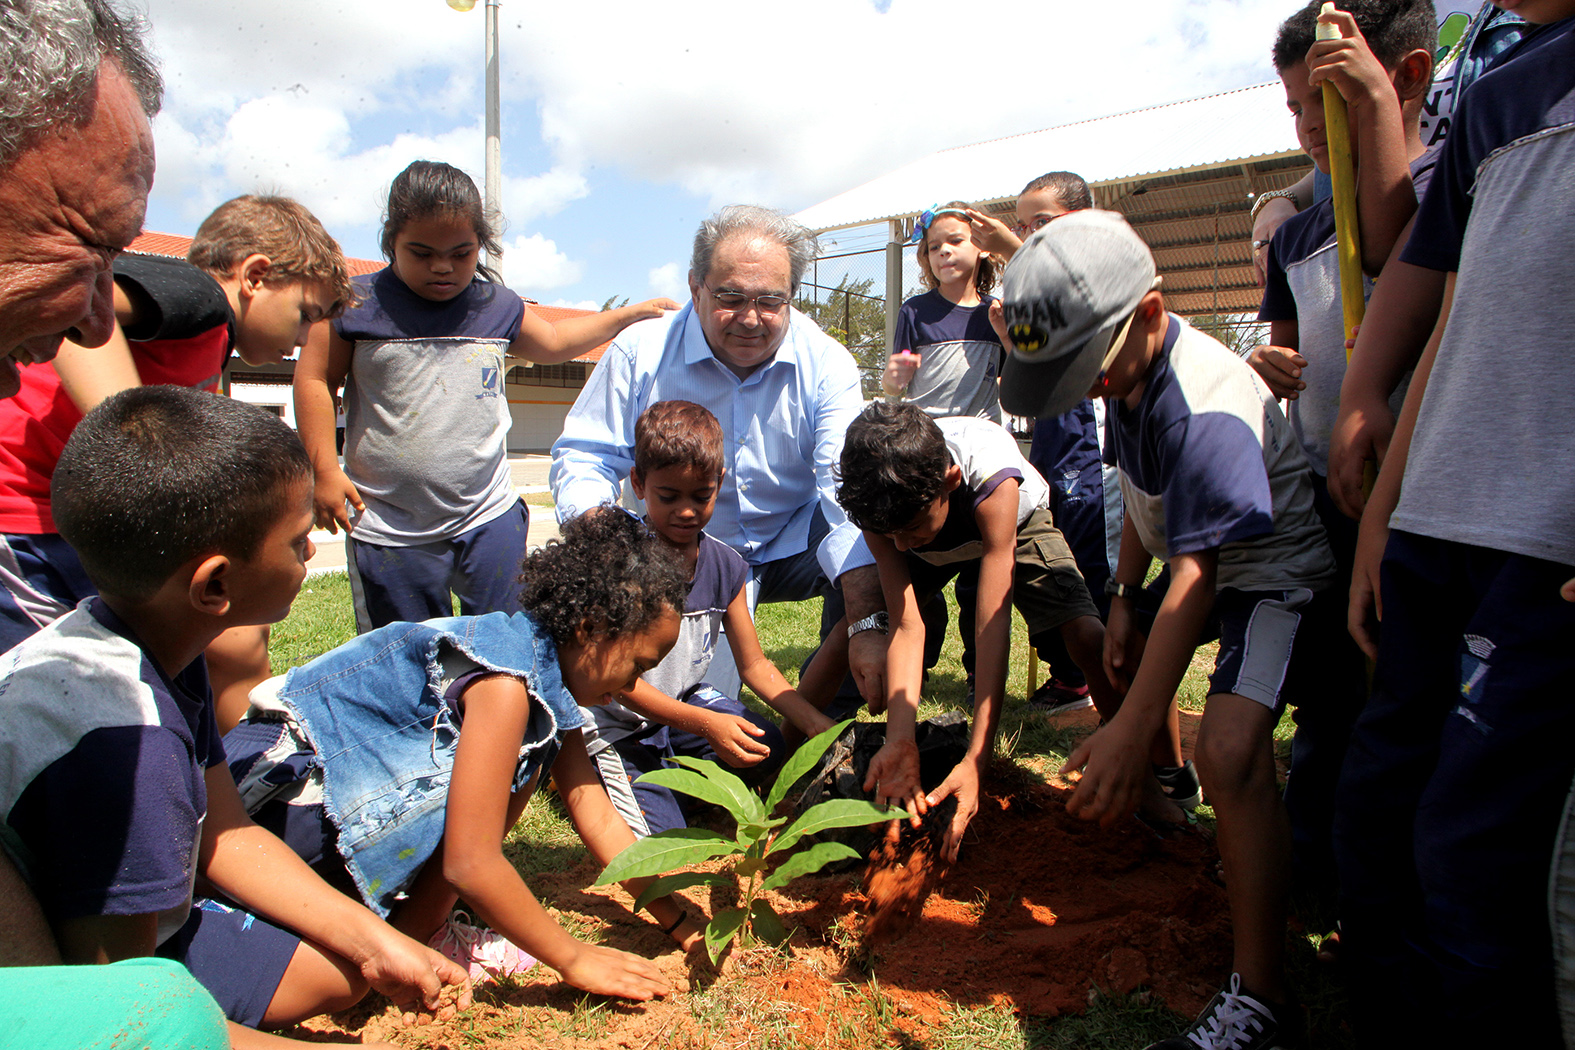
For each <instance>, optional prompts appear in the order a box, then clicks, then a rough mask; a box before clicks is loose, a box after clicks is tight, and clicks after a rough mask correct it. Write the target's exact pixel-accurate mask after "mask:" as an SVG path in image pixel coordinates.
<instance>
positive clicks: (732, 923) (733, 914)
mask: <svg viewBox="0 0 1575 1050" xmlns="http://www.w3.org/2000/svg"><path fill="white" fill-rule="evenodd" d="M746 918H748V916H747V915H746V914H745V912H744V909H743V908H728V909H726V910H725V911H719V912H717V913H716V915H715V916H714V917H713V918H712V919H711V921H710V922H708V923H706V927H705V950H706V954H708V955H710V956H711V962H712V963H713V964H714V963H715V962H716V961H717V960H718V959H720V958H721V957H722V951H723V949H725V948H726V947H727V944H728V942H729V941H731V940H732V939H733V934H735V933H737V932H738V928H739V927H740V926H742V925H744V920H745V919H746Z"/></svg>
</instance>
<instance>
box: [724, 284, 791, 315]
mask: <svg viewBox="0 0 1575 1050" xmlns="http://www.w3.org/2000/svg"><path fill="white" fill-rule="evenodd" d="M706 291H708V292H710V293H711V298H712V299H714V300H716V305H717V306H719V307H721V308H722V309H723V310H726V311H728V312H729V313H735V314H736V313H743V312H744V311H745V310H746V309H748V308H749V305H750V304H751V303H753V304H754V307H755V309H756V310H757V311H758V312H760V313H762V314H776V313H780V312H781V310H782V308H783V307H785V306H787V304H788V299H787V297H786V296H781V295H745V294H744V293H743V292H737V291H734V290H733V289H731V288H712V287H711V286H710V285H706Z"/></svg>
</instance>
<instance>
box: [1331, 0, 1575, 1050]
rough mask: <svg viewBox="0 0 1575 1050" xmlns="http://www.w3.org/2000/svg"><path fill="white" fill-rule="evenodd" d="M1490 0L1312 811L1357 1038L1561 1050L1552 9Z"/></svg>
mask: <svg viewBox="0 0 1575 1050" xmlns="http://www.w3.org/2000/svg"><path fill="white" fill-rule="evenodd" d="M1503 6H1505V7H1508V8H1511V9H1512V10H1514V11H1515V12H1516V13H1518V14H1520V15H1521V16H1522V17H1524V18H1525V19H1526V20H1527V21H1528V22H1530V23H1534V24H1539V27H1538V28H1535V29H1534V30H1533V31H1532V32H1529V33H1528V34H1527V35H1526V36H1525V37H1524V38H1523V39H1522V40H1521V41H1520V43H1519V45H1518V46H1517V48H1516V49H1515V50H1513V51H1512V52H1510V53H1508V54H1507V55H1506V56H1505V57H1504V58H1503V59H1502V60H1501V61H1500V63H1499V64H1498V65H1496V66H1494V68H1493V69H1492V70H1490V71H1489V72H1488V73H1486V74H1484V75H1483V76H1482V77H1481V78H1480V79H1479V80H1477V81H1476V82H1475V83H1474V84H1472V86H1471V88H1470V89H1469V90H1468V91H1467V92H1466V93H1465V95H1464V97H1463V98H1462V99H1461V100H1460V102H1459V103H1458V105H1457V107H1456V109H1455V114H1454V124H1453V127H1452V128H1451V129H1450V133H1449V137H1448V138H1447V139H1445V141H1444V145H1443V152H1442V155H1441V156H1440V158H1439V162H1438V167H1437V170H1436V171H1435V173H1434V177H1433V180H1432V182H1431V184H1430V185H1429V187H1428V191H1427V194H1426V196H1425V197H1424V198H1423V201H1422V204H1421V207H1420V209H1419V211H1418V214H1417V218H1416V227H1415V231H1414V232H1413V234H1412V236H1411V239H1410V241H1409V242H1408V243H1407V245H1406V247H1405V249H1404V250H1403V252H1402V254H1401V259H1402V260H1403V261H1404V262H1406V263H1409V264H1411V265H1413V266H1417V267H1424V268H1426V269H1428V270H1432V271H1436V272H1438V273H1441V274H1443V275H1444V301H1443V309H1442V312H1441V315H1440V320H1439V323H1438V326H1437V327H1435V329H1434V334H1433V337H1432V340H1431V341H1430V342H1429V344H1428V347H1427V349H1426V351H1425V352H1424V353H1423V356H1422V359H1421V361H1420V362H1419V363H1418V365H1417V369H1416V374H1415V376H1414V378H1413V381H1412V383H1411V389H1410V391H1409V393H1408V395H1407V397H1406V402H1405V406H1404V409H1403V411H1402V412H1401V415H1400V419H1399V421H1398V423H1397V425H1396V427H1395V433H1394V440H1393V441H1392V442H1391V443H1390V445H1389V451H1388V454H1387V456H1386V457H1385V459H1384V462H1383V466H1382V469H1381V470H1380V471H1379V475H1378V482H1377V485H1376V486H1375V487H1374V489H1373V493H1372V496H1371V498H1370V499H1369V501H1368V503H1367V507H1366V510H1365V511H1364V513H1363V516H1362V526H1361V536H1360V539H1359V542H1358V547H1357V556H1356V572H1355V575H1354V578H1353V581H1352V585H1351V608H1350V620H1351V624H1352V629H1353V632H1355V633H1357V635H1358V637H1359V639H1361V640H1362V641H1363V643H1364V645H1365V646H1366V647H1367V648H1368V650H1369V652H1370V654H1372V655H1375V656H1376V659H1377V663H1376V669H1375V673H1374V680H1373V692H1372V697H1371V699H1370V700H1369V701H1368V705H1367V709H1366V710H1365V711H1364V712H1363V715H1362V718H1361V720H1360V721H1359V722H1358V723H1357V728H1356V734H1355V736H1354V737H1353V739H1352V742H1351V750H1350V754H1349V756H1348V758H1347V762H1346V770H1345V773H1344V775H1343V777H1342V779H1341V782H1340V793H1339V798H1338V802H1337V816H1336V823H1335V848H1336V851H1337V853H1338V856H1339V863H1340V881H1341V893H1342V897H1341V919H1342V922H1343V924H1344V927H1345V934H1344V943H1343V946H1342V953H1343V955H1342V958H1343V961H1344V962H1345V963H1346V964H1347V965H1349V966H1350V967H1351V976H1352V982H1351V986H1352V998H1353V1006H1354V1007H1355V1025H1354V1027H1355V1030H1356V1034H1357V1036H1358V1038H1359V1040H1360V1041H1361V1043H1362V1045H1364V1046H1375V1047H1376V1046H1395V1045H1399V1044H1401V1043H1416V1044H1418V1045H1428V1044H1431V1045H1452V1046H1487V1045H1493V1044H1495V1043H1504V1042H1512V1043H1513V1044H1514V1045H1516V1046H1517V1047H1557V1046H1561V1045H1563V1041H1562V1039H1561V1034H1560V1030H1559V1022H1558V1014H1557V1012H1556V1010H1555V985H1554V980H1553V967H1552V966H1551V965H1550V963H1551V961H1552V960H1553V958H1554V951H1553V946H1552V944H1551V943H1550V942H1551V937H1550V933H1549V899H1548V868H1549V862H1550V859H1551V858H1552V857H1553V855H1554V843H1555V842H1556V841H1557V838H1558V836H1559V835H1560V834H1561V832H1560V818H1561V815H1562V812H1563V809H1564V800H1565V797H1566V795H1567V792H1568V790H1569V784H1570V780H1571V776H1572V775H1575V750H1572V749H1571V747H1570V736H1571V733H1572V731H1575V705H1572V704H1571V703H1570V682H1571V679H1572V677H1575V648H1572V646H1571V644H1570V642H1571V639H1572V638H1575V606H1572V605H1571V604H1570V602H1568V601H1566V600H1564V599H1563V598H1561V597H1560V588H1561V586H1565V585H1566V584H1567V583H1568V581H1569V580H1570V578H1571V577H1572V576H1575V568H1572V567H1575V458H1572V455H1571V452H1572V445H1571V441H1570V434H1571V429H1570V419H1569V406H1570V404H1571V400H1572V398H1575V372H1572V371H1571V369H1570V368H1569V360H1570V351H1571V350H1572V349H1575V340H1572V337H1571V333H1572V332H1575V298H1572V297H1571V295H1570V289H1571V287H1572V284H1575V254H1572V253H1571V251H1570V245H1571V244H1572V243H1575V209H1572V207H1571V204H1572V202H1575V22H1572V21H1569V20H1570V19H1572V18H1575V0H1525V2H1522V3H1515V4H1511V3H1507V2H1506V3H1505V4H1504V5H1503ZM1549 23H1552V24H1549ZM1380 566H1381V567H1380ZM1380 580H1381V593H1380V588H1379V584H1380ZM1567 593H1568V592H1567ZM1380 597H1381V604H1380V605H1378V607H1377V609H1374V608H1373V604H1374V602H1375V600H1376V599H1378V598H1380ZM1375 611H1381V613H1382V623H1381V625H1379V624H1374V623H1373V622H1371V616H1372V614H1373V613H1374V612H1375ZM1380 628H1381V629H1380ZM1375 634H1376V635H1377V637H1376V638H1375V637H1374V635H1375ZM1563 834H1564V835H1565V836H1567V835H1568V831H1567V830H1565V831H1564V832H1563ZM1561 925H1563V920H1561ZM1560 933H1561V938H1560V939H1561V940H1564V941H1565V943H1566V944H1567V943H1568V941H1567V937H1568V930H1567V929H1562V930H1561V931H1560ZM1566 964H1567V961H1566ZM1565 1005H1566V1007H1567V1005H1568V1004H1567V1002H1566V1004H1565Z"/></svg>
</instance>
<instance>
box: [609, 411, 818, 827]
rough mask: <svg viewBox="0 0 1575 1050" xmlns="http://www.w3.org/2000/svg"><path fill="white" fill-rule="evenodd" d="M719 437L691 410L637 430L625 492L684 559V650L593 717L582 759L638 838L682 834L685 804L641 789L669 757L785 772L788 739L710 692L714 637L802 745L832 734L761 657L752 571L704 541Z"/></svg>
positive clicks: (644, 419) (655, 414) (712, 423)
mask: <svg viewBox="0 0 1575 1050" xmlns="http://www.w3.org/2000/svg"><path fill="white" fill-rule="evenodd" d="M723 455H724V449H723V441H722V426H721V424H720V423H718V422H717V419H716V417H715V416H713V415H712V414H711V413H710V412H709V411H708V410H707V409H705V408H704V407H702V406H700V405H697V404H694V403H693V402H690V401H660V402H657V403H656V404H654V405H652V406H651V407H650V408H648V409H646V410H645V411H644V412H642V413H641V414H640V418H639V419H638V420H636V422H635V428H634V468H633V470H632V471H631V472H630V475H629V483H630V485H631V486H632V487H633V488H634V494H635V496H636V497H637V498H639V499H642V500H644V501H645V522H646V524H647V525H648V526H649V527H650V528H651V530H652V531H653V532H655V533H656V534H657V535H658V536H659V537H661V539H662V541H663V542H664V543H666V544H667V545H668V546H669V547H670V548H672V550H673V551H674V552H675V553H676V554H677V555H678V557H679V560H680V561H681V562H682V564H683V566H684V569H685V571H686V573H687V574H688V575H687V578H688V580H689V596H688V598H687V600H686V601H685V603H684V606H683V616H682V626H681V627H680V628H679V632H678V641H677V643H676V644H675V645H674V646H673V649H672V651H671V652H669V653H668V654H667V655H666V656H665V657H663V658H662V661H661V663H659V664H657V665H656V666H655V667H652V668H650V669H649V670H647V671H646V672H645V674H643V675H642V676H641V677H640V680H639V681H638V682H636V683H634V687H633V688H632V689H629V690H628V691H626V692H624V693H622V694H620V695H619V696H618V697H617V699H615V700H613V701H612V702H611V703H606V704H599V705H596V706H593V707H589V708H588V709H587V712H586V713H587V715H588V720H587V725H586V731H585V738H586V739H585V747H586V750H587V751H588V752H589V753H590V755H591V758H592V760H593V761H594V762H595V764H596V770H597V773H598V774H599V775H600V776H601V780H602V784H603V786H605V787H606V788H607V793H608V795H609V796H611V798H612V800H613V805H615V806H616V807H617V808H618V812H619V813H621V814H622V815H623V818H624V820H626V821H627V822H628V824H629V827H630V828H631V829H633V831H634V833H635V834H636V835H640V836H644V835H648V834H652V833H655V832H659V831H666V830H668V829H670V828H681V827H684V826H685V825H686V823H687V822H686V820H685V818H684V812H683V809H682V807H681V805H680V801H679V796H678V795H676V794H675V793H674V792H672V791H670V790H669V789H667V788H665V787H660V786H658V785H656V784H639V783H635V781H636V780H637V779H638V778H639V776H640V775H641V774H642V773H647V772H649V771H651V770H653V769H660V768H663V766H664V760H665V759H668V758H671V757H672V756H673V755H675V754H676V755H689V756H692V757H695V758H703V759H708V760H711V761H720V762H722V763H724V764H726V765H728V766H732V767H733V768H734V769H740V770H742V771H743V775H744V778H745V780H746V781H749V782H758V781H760V780H761V779H762V778H764V777H765V776H767V775H768V774H770V773H772V772H774V771H775V770H776V768H777V767H778V766H780V765H781V764H782V760H783V757H784V746H785V742H784V740H783V735H782V731H781V730H779V729H778V728H777V726H776V724H775V723H773V722H771V721H770V720H769V719H766V718H763V717H761V716H760V715H757V714H755V713H753V712H751V711H750V710H749V709H748V708H747V707H745V706H744V705H743V704H742V703H740V702H739V701H738V699H737V698H735V697H730V696H725V695H723V694H722V693H721V692H719V691H717V690H716V689H714V688H712V687H711V686H710V685H709V684H707V683H706V681H705V676H706V671H707V670H708V669H709V668H710V666H711V654H712V653H713V652H714V651H715V649H716V642H717V633H718V631H719V629H720V628H722V627H723V626H725V627H726V628H727V642H728V645H729V646H730V647H731V649H732V651H733V660H734V663H735V665H736V666H737V667H738V670H739V673H740V674H741V676H742V678H743V682H744V684H745V685H747V686H749V688H750V689H752V690H754V692H755V695H757V696H759V697H760V698H761V699H763V700H765V702H766V703H768V704H770V705H771V706H772V707H773V708H775V709H776V710H777V712H778V713H779V714H781V715H782V717H783V718H784V719H785V720H786V721H788V722H790V723H791V724H792V725H793V727H795V728H796V729H797V730H798V731H799V732H800V733H802V734H803V735H804V736H806V737H811V736H815V735H816V734H818V733H820V732H822V731H824V730H826V729H829V728H831V720H830V719H829V718H827V717H826V716H825V715H823V714H821V713H820V712H819V711H818V710H816V709H815V708H814V707H812V706H811V705H810V704H809V702H808V701H807V700H805V699H804V698H803V697H802V696H800V695H799V694H798V693H797V692H796V691H795V690H794V689H793V688H792V687H791V686H789V685H788V683H787V680H786V679H784V678H783V677H782V674H781V672H779V671H778V670H777V668H776V666H775V665H774V664H772V662H771V661H770V660H768V659H767V658H766V655H765V653H763V652H762V651H761V649H760V639H759V638H758V637H757V636H756V634H755V625H754V622H753V621H752V620H751V619H750V617H749V599H748V596H747V595H746V594H745V589H744V586H745V582H746V580H747V579H748V576H749V566H748V565H747V564H746V563H745V562H744V559H743V557H742V556H741V555H740V554H739V553H738V552H737V551H735V550H734V549H733V548H731V547H729V546H727V545H726V544H724V543H720V542H718V541H716V540H714V539H712V538H711V537H710V536H707V535H706V533H705V531H704V530H705V526H706V523H707V522H709V521H710V520H711V515H712V513H713V512H714V511H715V510H716V498H717V493H718V491H720V489H721V486H722V477H723V473H724V469H725V468H724V467H723V465H722V464H723Z"/></svg>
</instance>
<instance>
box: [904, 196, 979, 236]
mask: <svg viewBox="0 0 1575 1050" xmlns="http://www.w3.org/2000/svg"><path fill="white" fill-rule="evenodd" d="M943 215H960V216H962V218H963V221H964V222H966V221H967V220H968V213H967V212H965V211H963V210H962V209H961V208H943V207H941V206H940V205H939V204H935V205H932V206H930V207H928V208H926V209H924V211H923V212H922V213H920V215H919V217H918V218H917V219H915V220H914V222H913V232H912V233H910V234H909V235H908V243H909V244H918V243H919V242H920V241H922V240H924V231H925V230H928V229H929V228H930V226H931V225H932V224H933V223H934V222H935V220H936V219H939V218H940V217H941V216H943Z"/></svg>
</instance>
